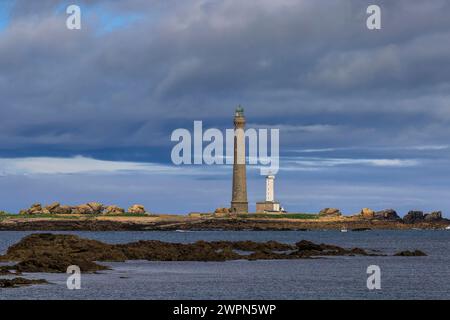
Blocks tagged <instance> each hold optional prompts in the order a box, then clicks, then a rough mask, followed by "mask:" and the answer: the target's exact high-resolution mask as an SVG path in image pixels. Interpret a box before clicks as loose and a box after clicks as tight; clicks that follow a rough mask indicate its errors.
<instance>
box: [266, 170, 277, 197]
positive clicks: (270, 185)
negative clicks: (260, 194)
mask: <svg viewBox="0 0 450 320" xmlns="http://www.w3.org/2000/svg"><path fill="white" fill-rule="evenodd" d="M274 183H275V176H273V175H269V176H267V177H266V201H271V202H273V201H274V200H275V190H274Z"/></svg>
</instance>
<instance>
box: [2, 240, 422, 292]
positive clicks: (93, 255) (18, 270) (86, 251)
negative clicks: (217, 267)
mask: <svg viewBox="0 0 450 320" xmlns="http://www.w3.org/2000/svg"><path fill="white" fill-rule="evenodd" d="M425 255H426V254H425V253H423V252H421V251H419V250H415V251H403V252H399V253H397V254H395V255H394V256H403V257H410V256H425ZM328 256H386V255H385V254H382V253H380V252H379V251H375V250H374V251H370V250H367V249H362V248H348V249H347V248H342V247H339V246H336V245H331V244H323V243H322V244H316V243H313V242H310V241H306V240H301V241H299V242H297V243H295V244H286V243H280V242H277V241H267V242H254V241H211V242H208V241H197V242H194V243H171V242H162V241H157V240H148V241H143V240H141V241H138V242H132V243H127V244H108V243H103V242H100V241H97V240H91V239H84V238H80V237H78V236H76V235H62V234H46V233H42V234H32V235H29V236H26V237H25V238H23V239H22V240H21V241H19V242H18V243H16V244H14V245H12V246H11V247H9V249H8V250H7V252H6V254H4V255H2V256H0V262H2V263H9V265H3V266H2V267H1V273H0V274H1V275H3V276H5V275H16V276H17V275H21V274H22V273H39V272H46V273H64V272H66V271H67V268H68V267H69V266H71V265H76V266H78V267H79V268H80V270H81V271H82V272H97V271H101V270H107V269H109V267H108V266H107V265H105V264H100V263H102V262H103V263H107V262H124V261H127V260H148V261H228V260H278V259H315V258H322V257H328ZM38 283H45V280H27V279H24V278H15V279H0V287H9V288H14V287H17V286H22V285H30V284H38Z"/></svg>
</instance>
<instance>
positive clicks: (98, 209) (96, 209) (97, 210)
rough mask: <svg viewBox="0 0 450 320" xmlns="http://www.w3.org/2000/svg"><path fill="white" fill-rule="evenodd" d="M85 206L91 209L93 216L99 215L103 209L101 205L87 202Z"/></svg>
mask: <svg viewBox="0 0 450 320" xmlns="http://www.w3.org/2000/svg"><path fill="white" fill-rule="evenodd" d="M86 205H87V206H89V207H90V208H91V209H92V212H93V213H94V214H101V213H102V211H103V209H104V207H103V204H101V203H98V202H89V203H87V204H86Z"/></svg>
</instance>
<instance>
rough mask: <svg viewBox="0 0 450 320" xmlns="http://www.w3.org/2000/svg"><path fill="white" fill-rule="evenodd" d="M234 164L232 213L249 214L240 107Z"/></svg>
mask: <svg viewBox="0 0 450 320" xmlns="http://www.w3.org/2000/svg"><path fill="white" fill-rule="evenodd" d="M234 133H235V134H234V162H233V192H232V199H231V212H232V213H248V201H247V176H246V165H245V117H244V109H243V108H241V107H240V106H239V107H238V108H237V109H236V113H235V115H234Z"/></svg>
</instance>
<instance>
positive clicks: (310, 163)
mask: <svg viewBox="0 0 450 320" xmlns="http://www.w3.org/2000/svg"><path fill="white" fill-rule="evenodd" d="M286 163H287V167H284V166H282V169H287V170H295V169H298V170H304V169H305V168H319V167H322V168H323V167H337V166H352V165H363V166H372V167H412V166H417V165H419V161H418V160H415V159H350V158H313V157H290V158H288V159H287V161H286Z"/></svg>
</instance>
